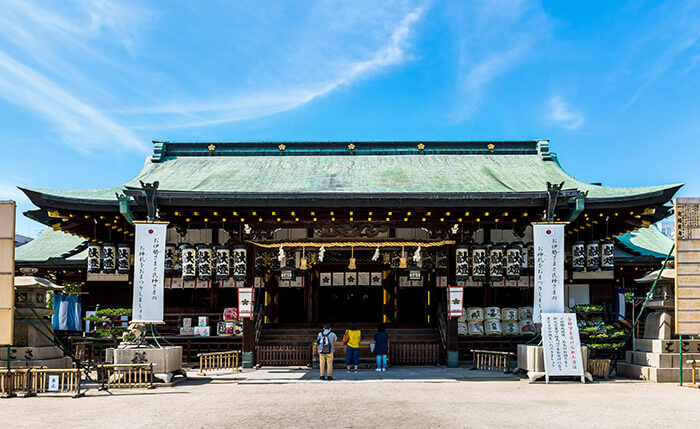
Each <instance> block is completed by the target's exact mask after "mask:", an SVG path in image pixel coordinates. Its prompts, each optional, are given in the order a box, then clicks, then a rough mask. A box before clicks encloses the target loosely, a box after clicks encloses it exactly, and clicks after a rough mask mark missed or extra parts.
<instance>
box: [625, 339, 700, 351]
mask: <svg viewBox="0 0 700 429" xmlns="http://www.w3.org/2000/svg"><path fill="white" fill-rule="evenodd" d="M635 346H636V349H637V351H640V352H652V353H678V340H649V339H645V338H638V339H637V340H636V341H635ZM683 353H700V340H683Z"/></svg>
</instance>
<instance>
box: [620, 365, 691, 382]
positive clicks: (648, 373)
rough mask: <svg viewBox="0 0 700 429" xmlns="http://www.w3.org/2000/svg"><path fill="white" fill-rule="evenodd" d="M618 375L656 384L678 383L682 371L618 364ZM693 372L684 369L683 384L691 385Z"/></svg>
mask: <svg viewBox="0 0 700 429" xmlns="http://www.w3.org/2000/svg"><path fill="white" fill-rule="evenodd" d="M617 375H618V376H619V377H627V378H632V379H635V380H646V381H652V382H654V383H678V382H679V381H680V377H679V376H680V371H679V369H678V368H654V367H651V366H646V365H637V364H633V363H628V362H618V363H617ZM691 377H692V370H691V369H690V368H684V369H683V383H690V382H691Z"/></svg>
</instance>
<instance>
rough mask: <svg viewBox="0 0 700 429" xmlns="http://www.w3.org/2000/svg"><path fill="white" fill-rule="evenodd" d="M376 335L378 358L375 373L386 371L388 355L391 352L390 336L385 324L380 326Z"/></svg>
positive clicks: (375, 350)
mask: <svg viewBox="0 0 700 429" xmlns="http://www.w3.org/2000/svg"><path fill="white" fill-rule="evenodd" d="M377 331H379V332H377V333H376V334H374V354H375V355H376V356H377V369H376V370H375V371H377V372H379V371H386V355H387V354H388V352H389V336H388V335H387V333H386V332H385V331H386V328H385V327H384V325H383V324H381V325H379V328H377Z"/></svg>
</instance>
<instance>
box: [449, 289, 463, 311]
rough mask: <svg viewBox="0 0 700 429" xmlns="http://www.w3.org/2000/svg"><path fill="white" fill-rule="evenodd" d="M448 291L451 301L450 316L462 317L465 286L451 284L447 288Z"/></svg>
mask: <svg viewBox="0 0 700 429" xmlns="http://www.w3.org/2000/svg"><path fill="white" fill-rule="evenodd" d="M447 291H448V294H447V296H448V298H449V301H450V317H462V308H463V306H464V304H463V302H462V300H463V299H464V288H461V287H455V286H450V287H449V288H447Z"/></svg>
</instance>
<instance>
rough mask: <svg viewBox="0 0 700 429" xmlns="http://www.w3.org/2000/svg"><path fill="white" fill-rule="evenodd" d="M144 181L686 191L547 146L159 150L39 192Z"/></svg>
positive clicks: (238, 187) (254, 189)
mask: <svg viewBox="0 0 700 429" xmlns="http://www.w3.org/2000/svg"><path fill="white" fill-rule="evenodd" d="M351 145H352V146H351ZM421 145H423V148H422V149H421V148H419V146H421ZM326 146H328V149H327V150H326V149H324V148H325V147H326ZM349 147H352V149H349ZM281 148H284V150H282V149H281ZM139 181H143V182H154V181H158V182H159V183H160V186H159V190H162V191H188V192H226V193H261V194H264V193H278V194H286V193H289V194H298V193H357V194H384V193H387V194H388V193H403V194H410V193H434V194H440V193H476V194H478V193H515V192H542V191H545V190H546V183H547V182H551V183H557V184H558V183H560V182H564V189H573V188H576V189H578V190H580V191H584V192H586V191H587V192H588V198H622V197H627V196H635V195H640V194H646V193H654V192H659V191H664V190H668V189H671V188H673V187H675V186H678V185H673V186H647V187H630V188H616V187H609V186H597V185H592V184H589V183H584V182H582V181H580V180H577V179H576V178H574V177H572V176H570V175H569V174H567V173H566V172H565V171H564V170H563V169H562V168H561V167H560V165H559V163H558V162H557V159H556V155H555V154H553V153H550V152H549V146H548V143H547V142H546V141H525V142H422V143H421V142H383V143H382V142H374V143H372V142H355V143H349V142H329V143H290V142H287V143H167V142H156V143H155V152H154V155H153V157H151V158H149V159H148V160H147V161H146V164H145V165H144V167H143V169H142V170H141V172H140V173H139V174H138V176H136V177H135V178H134V179H132V180H130V181H128V182H127V183H125V184H124V185H123V186H117V187H113V188H107V189H96V190H46V189H35V190H34V191H37V192H40V193H43V194H48V195H52V196H55V197H67V198H78V199H86V200H107V201H116V198H115V193H117V192H121V190H122V189H123V188H124V187H125V186H131V187H140V185H139Z"/></svg>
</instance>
